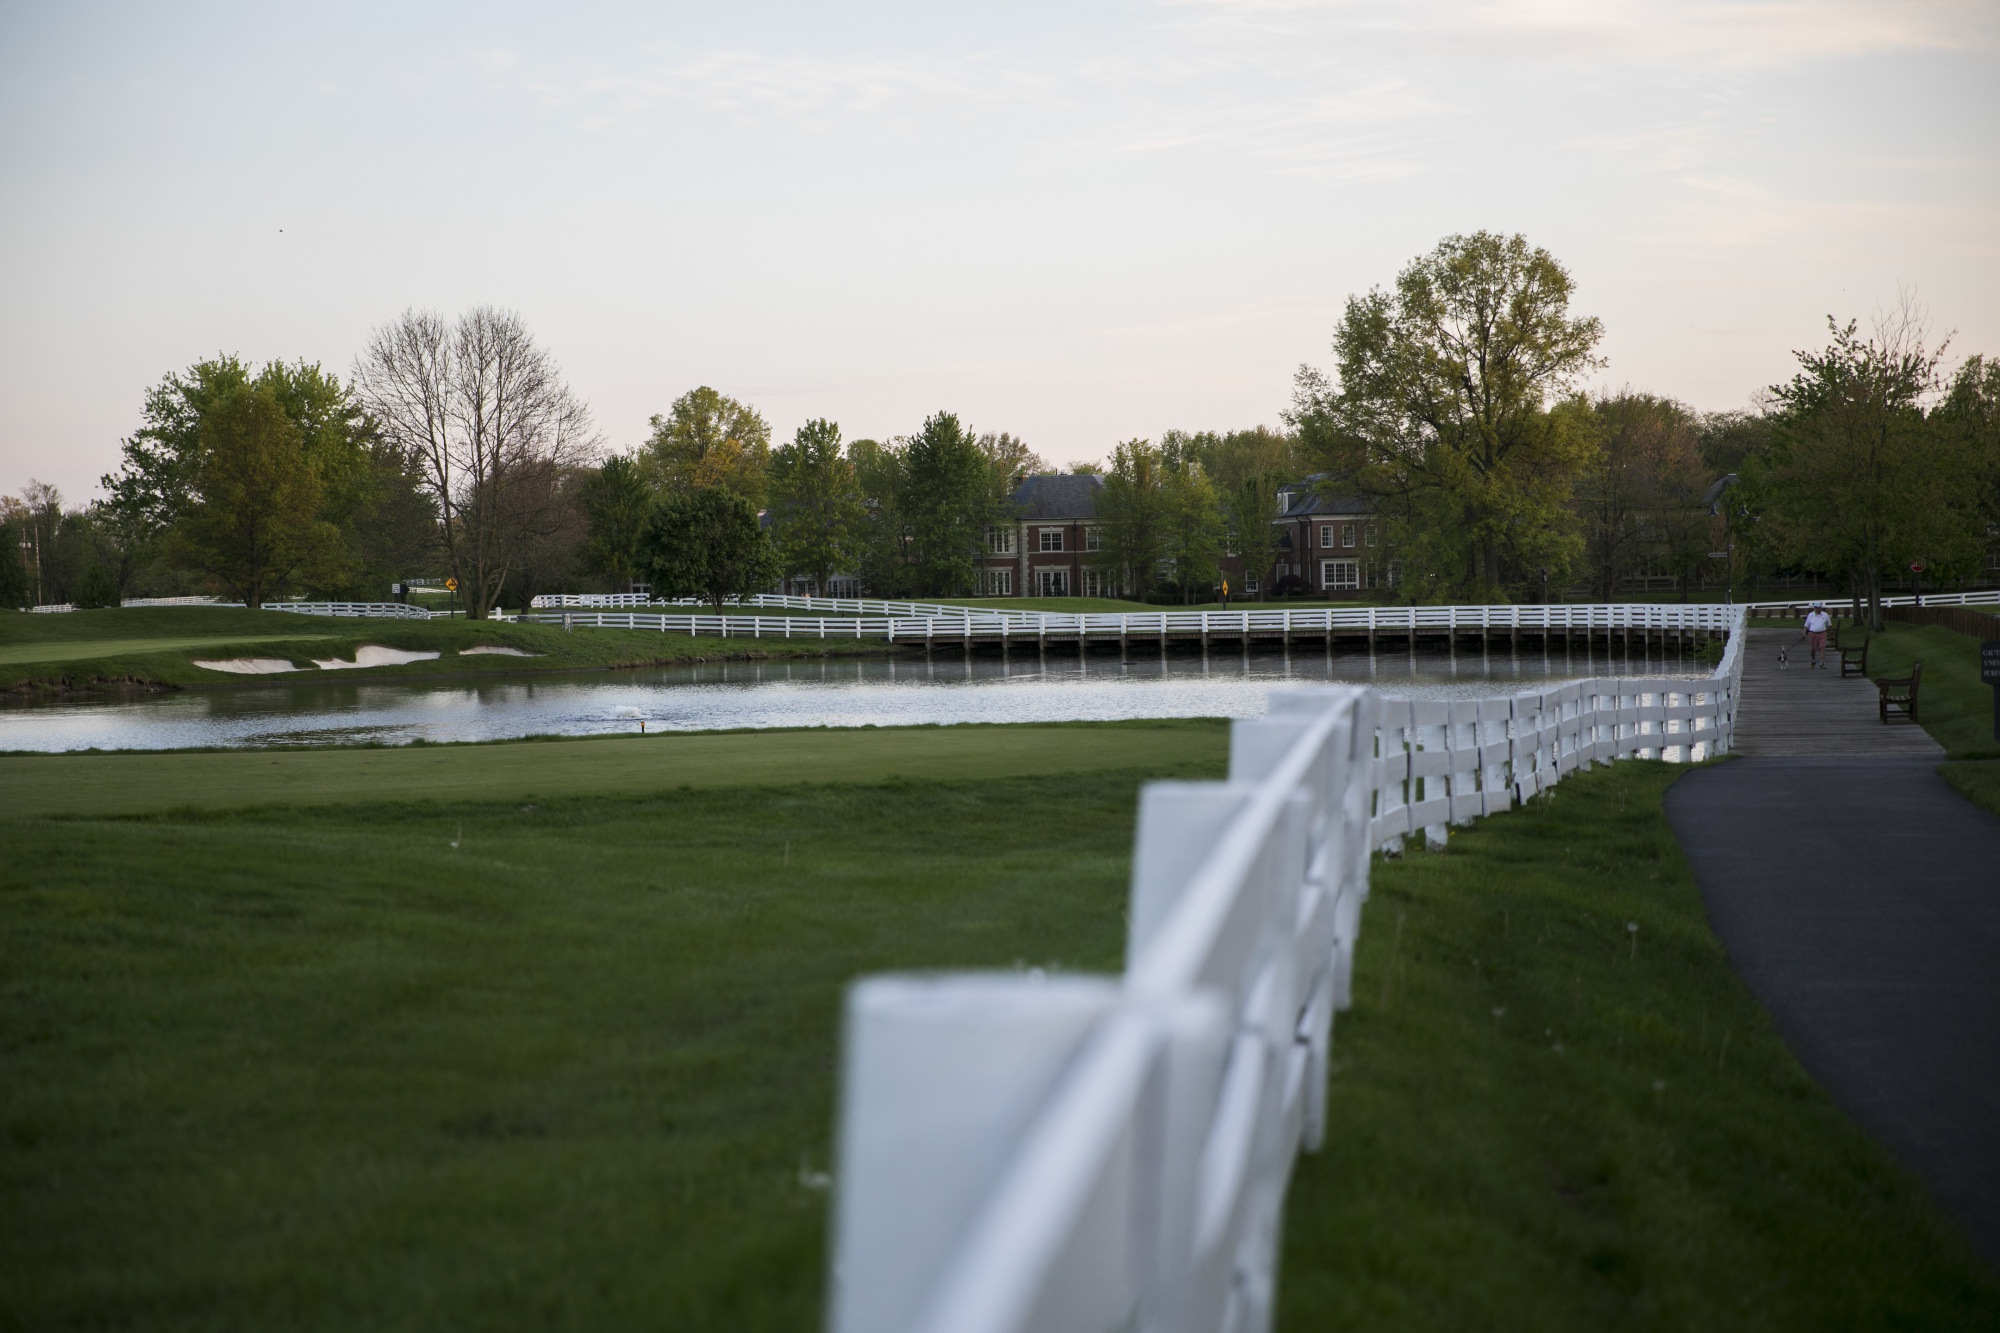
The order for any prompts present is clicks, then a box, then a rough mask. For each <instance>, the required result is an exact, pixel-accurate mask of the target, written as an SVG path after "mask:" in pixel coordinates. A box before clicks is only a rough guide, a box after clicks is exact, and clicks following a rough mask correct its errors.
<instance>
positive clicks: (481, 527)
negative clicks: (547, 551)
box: [354, 306, 598, 618]
mask: <svg viewBox="0 0 2000 1333" xmlns="http://www.w3.org/2000/svg"><path fill="white" fill-rule="evenodd" d="M354 389H355V393H356V395H357V396H358V397H359V398H360V400H361V402H362V404H363V405H364V406H365V407H366V408H367V409H368V412H369V413H370V415H372V416H373V417H374V418H375V420H376V421H377V422H378V423H379V425H380V427H381V429H382V432H383V434H384V435H385V436H387V437H388V438H389V439H390V440H391V441H392V442H394V443H395V444H396V445H398V446H399V447H401V448H403V449H404V450H406V451H408V452H409V454H410V455H411V456H412V457H414V458H416V459H418V460H419V461H420V463H421V464H422V467H423V472H424V479H425V484H426V486H427V488H428V489H429V490H430V492H431V496H432V498H433V499H434V500H435V501H436V503H437V507H438V522H439V528H440V536H441V537H442V540H443V544H444V550H445V560H446V563H447V564H448V565H449V566H450V568H451V573H452V576H453V577H454V578H456V579H457V580H458V585H459V588H460V590H461V591H463V592H464V594H465V599H466V606H467V608H468V611H469V613H470V614H471V615H472V616H474V617H475V618H479V617H484V616H486V615H487V614H489V613H490V612H491V610H492V608H493V605H494V601H495V599H496V598H498V596H499V594H500V590H501V588H502V587H503V586H504V585H505V583H506V581H507V576H508V574H509V573H510V572H513V571H515V570H517V569H519V568H520V562H521V561H522V560H523V559H524V558H525V556H526V553H527V551H528V550H529V549H530V548H531V547H532V546H534V545H535V544H536V543H537V542H538V541H540V540H541V539H543V538H545V537H547V536H549V535H551V534H552V533H553V532H554V531H555V530H556V529H557V528H560V527H561V526H562V525H563V524H564V523H565V522H567V521H568V520H569V518H570V517H571V516H570V513H569V506H568V505H567V504H566V503H565V502H563V500H562V497H561V496H560V495H559V493H558V491H557V489H556V488H552V487H550V486H549V485H547V482H546V479H547V477H548V476H549V475H550V472H551V470H553V471H554V472H557V473H561V472H565V471H567V470H569V469H571V468H573V467H576V466H579V465H581V464H583V463H586V462H588V461H589V460H590V459H591V458H592V457H594V456H595V454H596V453H597V450H598V440H597V437H596V436H595V435H594V434H593V433H592V430H591V426H590V411H589V409H588V408H587V407H585V406H584V404H583V402H582V401H581V400H580V399H578V398H577V397H576V395H574V394H573V393H571V392H570V390H569V388H568V386H567V385H565V384H564V383H563V382H562V376H561V374H560V373H559V372H558V370H557V369H556V365H555V362H554V361H553V360H552V359H551V358H550V356H549V354H548V353H547V352H545V351H543V350H542V349H541V348H539V347H537V346H536V345H535V340H534V336H533V335H532V334H530V333H529V332H528V327H527V325H526V324H525V323H524V322H523V321H522V319H521V317H520V316H519V315H517V314H514V313H513V312H512V311H507V310H497V309H494V308H493V307H491V306H480V307H477V308H476V309H473V310H469V311H467V312H466V313H465V314H463V315H461V316H459V318H458V320H457V322H456V323H453V324H447V323H446V321H445V319H444V317H443V316H441V315H438V314H435V313H433V312H430V311H419V310H407V311H405V312H403V314H402V316H401V317H399V318H398V319H397V320H395V321H394V322H393V323H390V324H387V325H384V326H383V327H381V328H379V329H377V330H376V331H375V333H374V335H373V336H372V337H371V338H370V339H369V342H368V347H367V349H366V350H365V351H363V352H362V354H361V356H360V358H359V360H358V361H357V362H356V364H355V368H354Z"/></svg>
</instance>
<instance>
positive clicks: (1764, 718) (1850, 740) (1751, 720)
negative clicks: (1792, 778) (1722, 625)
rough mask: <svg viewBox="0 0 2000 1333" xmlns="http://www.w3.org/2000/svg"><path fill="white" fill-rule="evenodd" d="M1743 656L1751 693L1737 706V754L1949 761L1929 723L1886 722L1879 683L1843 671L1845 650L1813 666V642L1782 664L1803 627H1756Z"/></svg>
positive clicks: (1745, 686)
mask: <svg viewBox="0 0 2000 1333" xmlns="http://www.w3.org/2000/svg"><path fill="white" fill-rule="evenodd" d="M1749 634H1750V637H1749V640H1748V641H1747V642H1746V643H1745V645H1744V648H1745V652H1744V655H1743V693H1742V695H1741V696H1740V698H1739V700H1738V702H1737V706H1736V753H1738V754H1741V755H1745V756H1754V757H1769V758H1798V757H1807V756H1814V755H1829V756H1840V755H1845V756H1852V757H1854V758H1857V759H1861V758H1866V759H1942V758H1944V747H1943V746H1941V745H1939V744H1938V743H1937V742H1936V741H1934V740H1932V739H1931V738H1930V733H1928V732H1926V731H1925V730H1924V729H1923V728H1922V727H1919V726H1916V725H1914V724H1912V723H1909V722H1905V721H1903V720H1901V719H1898V720H1896V721H1893V722H1891V723H1889V724H1888V725H1887V726H1884V725H1883V724H1882V722H1881V720H1880V718H1879V716H1878V714H1877V712H1876V703H1875V700H1876V690H1875V683H1874V682H1873V681H1871V680H1866V679H1864V678H1862V677H1859V676H1850V677H1848V678H1847V679H1845V680H1842V679H1841V677H1840V655H1839V654H1838V653H1836V652H1834V651H1833V650H1832V649H1831V648H1829V649H1828V650H1827V658H1828V661H1829V665H1828V666H1827V669H1826V670H1824V671H1814V670H1812V669H1811V668H1810V667H1809V666H1807V664H1806V663H1807V656H1806V646H1805V645H1804V644H1799V645H1798V646H1797V647H1796V648H1793V649H1792V650H1791V665H1790V666H1789V667H1787V668H1783V669H1781V668H1780V667H1779V666H1778V650H1779V649H1780V648H1783V647H1785V646H1786V645H1787V644H1790V643H1791V642H1792V641H1793V640H1795V639H1797V638H1798V637H1799V631H1798V630H1785V629H1753V630H1751V631H1749Z"/></svg>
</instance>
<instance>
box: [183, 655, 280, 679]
mask: <svg viewBox="0 0 2000 1333" xmlns="http://www.w3.org/2000/svg"><path fill="white" fill-rule="evenodd" d="M193 661H194V664H195V665H196V666H198V667H202V668H203V669H205V670H208V671H227V672H229V673H230V674H231V675H236V676H269V675H273V674H275V673H276V672H279V671H303V670H305V668H304V667H295V666H293V665H292V664H291V663H290V662H287V661H286V660H285V659H284V658H282V657H231V658H227V659H225V660H223V661H220V662H204V661H202V660H201V659H200V658H199V657H197V658H194V659H193Z"/></svg>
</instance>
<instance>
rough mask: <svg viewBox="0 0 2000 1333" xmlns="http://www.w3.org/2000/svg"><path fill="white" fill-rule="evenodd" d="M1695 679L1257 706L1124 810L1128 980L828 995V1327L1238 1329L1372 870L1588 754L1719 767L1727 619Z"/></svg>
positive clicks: (1272, 1282) (1030, 979)
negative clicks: (842, 1018) (1373, 856)
mask: <svg viewBox="0 0 2000 1333" xmlns="http://www.w3.org/2000/svg"><path fill="white" fill-rule="evenodd" d="M1732 615H1733V619H1732V622H1731V623H1730V624H1729V625H1728V626H1727V629H1728V631H1729V642H1728V644H1727V646H1726V648H1725V649H1724V653H1723V658H1722V663H1721V665H1720V666H1719V667H1718V668H1717V669H1716V671H1715V672H1714V674H1713V675H1712V676H1710V677H1709V678H1707V679H1705V680H1701V681H1686V680H1660V681H1641V680H1626V679H1596V680H1585V681H1579V682H1575V683H1572V684H1568V685H1563V686H1560V687H1557V688H1554V689H1549V690H1543V691H1538V692H1535V693H1528V694H1518V695H1515V696H1513V697H1512V698H1507V699H1493V700H1479V701H1467V702H1462V703H1461V702H1450V703H1446V702H1435V703H1430V702H1418V703H1412V702H1409V701H1399V700H1390V699H1386V698H1384V697H1383V696H1381V695H1380V694H1378V693H1376V692H1375V691H1373V690H1369V689H1361V688H1347V687H1319V688H1310V689H1295V690H1282V691H1279V692H1277V693H1275V694H1273V695H1272V697H1271V711H1270V713H1269V714H1268V715H1266V716H1264V717H1261V718H1255V719H1250V720H1246V721H1240V722H1237V723H1236V724H1235V727H1234V730H1233V731H1232V733H1231V736H1230V755H1229V778H1228V780H1227V781H1225V782H1213V783H1196V782H1157V783H1152V784H1150V785H1148V786H1147V787H1146V789H1145V790H1144V792H1143V793H1142V795H1141V797H1140V803H1139V827H1138V833H1137V840H1136V846H1135V852H1134V856H1133V868H1132V907H1131V913H1130V923H1131V924H1130V933H1129V939H1128V944H1127V949H1126V972H1125V975H1124V976H1123V977H1122V978H1118V979H1113V978H1086V977H1055V978H1048V977H1040V976H1036V975H1033V974H1022V973H1013V974H999V975H991V974H971V975H959V976H953V975H932V976H886V977H875V978H870V979H865V980H863V981H861V982H859V983H857V984H856V985H855V986H854V987H853V988H852V990H851V991H850V992H849V995H848V1002H847V1018H846V1035H845V1049H844V1053H843V1067H842V1088H841V1106H840V1117H841V1119H840V1126H839V1134H838V1147H837V1153H838V1156H837V1160H836V1164H835V1199H834V1218H833V1222H834V1228H833V1229H834V1253H833V1265H832V1275H831V1285H830V1293H829V1311H828V1326H829V1328H831V1329H832V1330H833V1331H834V1333H919V1331H921V1333H1028V1331H1029V1330H1034V1331H1035V1333H1105V1331H1106V1330H1113V1329H1135V1330H1147V1331H1148V1333H1215V1331H1218V1330H1229V1331H1251V1333H1258V1331H1261V1330H1264V1329H1268V1328H1269V1327H1270V1323H1271V1314H1272V1306H1273V1298H1274V1294H1275V1291H1276V1284H1277V1280H1278V1273H1277V1258H1278V1250H1279V1227H1280V1222H1281V1219H1282V1214H1283V1207H1284V1196H1285V1190H1286V1185H1287V1182H1288V1180H1289V1179H1290V1173H1291V1166H1292V1162H1293V1160H1294V1157H1295V1156H1296V1154H1297V1153H1298V1152H1299V1151H1300V1150H1301V1149H1311V1148H1315V1147H1317V1146H1318V1144H1319V1141H1320V1136H1321V1135H1322V1133H1323V1132H1324V1127H1325V1108H1326V1095H1327V1052H1328V1043H1329V1040H1330V1036H1331V1031H1332V1027H1331V1025H1332V1021H1333V1014H1334V1011H1335V1010H1336V1009H1342V1008H1346V1007H1347V1006H1348V1003H1349V991H1350V985H1349V978H1350V975H1351V969H1352V967H1353V959H1354V942H1355V938H1356V934H1357V931H1358V929H1359V926H1360V917H1361V904H1362V903H1363V901H1364V900H1365V899H1366V898H1367V896H1368V865H1369V857H1370V853H1371V852H1372V851H1373V850H1374V849H1376V848H1383V847H1391V846H1394V845H1397V844H1398V843H1400V841H1401V840H1402V839H1403V838H1405V837H1409V836H1412V835H1415V834H1418V833H1423V834H1424V835H1425V836H1426V837H1427V838H1429V839H1430V840H1432V841H1437V840H1442V839H1443V837H1444V836H1445V825H1447V824H1448V823H1451V822H1462V821H1465V820H1469V819H1471V818H1474V817H1476V816H1478V815H1481V814H1491V813H1495V812H1497V811H1500V810H1505V809H1507V808H1508V807H1509V806H1511V805H1512V804H1514V803H1515V802H1517V801H1523V800H1526V799H1527V798H1529V797H1531V796H1533V795H1534V794H1535V793H1537V792H1538V791H1541V790H1543V789H1545V788H1547V787H1549V786H1550V785H1552V784H1554V783H1556V782H1557V781H1559V780H1560V779H1561V778H1562V777H1563V775H1564V774H1566V773H1570V772H1573V771H1575V770H1576V769H1578V768H1587V767H1588V766H1590V765H1591V764H1593V763H1598V762H1602V761H1607V760H1612V759H1619V758H1627V757H1634V756H1638V757H1663V758H1689V757H1695V756H1696V755H1697V754H1698V753H1699V754H1720V753H1723V752H1725V751H1727V750H1728V749H1729V748H1730V738H1731V735H1732V731H1733V726H1734V715H1735V705H1736V695H1737V688H1738V685H1739V683H1740V681H1741V678H1742V647H1743V633H1742V626H1743V612H1742V610H1741V608H1732Z"/></svg>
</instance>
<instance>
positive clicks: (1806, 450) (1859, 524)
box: [1745, 313, 1984, 628]
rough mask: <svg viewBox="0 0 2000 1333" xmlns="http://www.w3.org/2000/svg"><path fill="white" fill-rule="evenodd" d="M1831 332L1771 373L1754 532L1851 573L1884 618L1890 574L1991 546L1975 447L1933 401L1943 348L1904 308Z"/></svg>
mask: <svg viewBox="0 0 2000 1333" xmlns="http://www.w3.org/2000/svg"><path fill="white" fill-rule="evenodd" d="M1827 328H1828V330H1829V332H1830V334H1831V340H1830V342H1829V343H1828V345H1827V346H1826V347H1824V348H1821V349H1819V350H1817V351H1803V352H1798V353H1796V354H1795V355H1796V356H1797V357H1798V361H1799V370H1798V372H1797V373H1796V374H1795V375H1793V376H1792V378H1791V380H1790V381H1789V382H1787V383H1784V384H1780V385H1777V386H1774V387H1773V388H1772V390H1771V397H1772V400H1773V402H1774V404H1775V406H1776V409H1777V410H1776V413H1775V416H1774V420H1773V423H1772V433H1771V441H1770V444H1769V446H1768V447H1767V449H1766V450H1765V451H1764V452H1763V453H1762V454H1761V455H1758V456H1756V457H1754V458H1752V459H1751V460H1750V461H1749V462H1748V463H1746V465H1745V490H1746V499H1747V501H1748V503H1749V504H1750V506H1751V507H1752V509H1753V511H1754V513H1755V516H1756V522H1755V524H1754V526H1753V528H1752V529H1751V530H1752V531H1753V532H1754V534H1755V540H1756V541H1757V542H1758V544H1759V545H1760V546H1761V547H1762V548H1763V551H1764V553H1765V554H1766V557H1767V558H1768V559H1770V560H1772V562H1773V563H1778V564H1788V565H1792V566H1794V567H1800V568H1805V569H1809V570H1812V571H1815V572H1818V573H1821V574H1825V575H1829V576H1832V577H1835V578H1845V579H1846V580H1848V582H1849V584H1850V586H1851V587H1852V589H1853V591H1854V594H1855V597H1856V600H1857V601H1859V600H1861V599H1866V602H1867V605H1868V614H1869V618H1870V620H1871V622H1872V623H1873V624H1874V625H1875V626H1876V627H1877V628H1880V627H1881V623H1882V580H1883V577H1884V575H1885V574H1888V573H1889V572H1891V571H1892V570H1900V569H1902V568H1904V567H1906V566H1907V565H1908V564H1909V563H1910V562H1911V561H1913V560H1920V561H1922V562H1923V563H1924V564H1926V565H1927V566H1929V567H1930V568H1931V569H1932V570H1934V571H1936V572H1938V573H1943V574H1949V573H1952V572H1957V573H1960V574H1963V573H1966V572H1970V571H1971V570H1972V569H1975V568H1976V567H1977V565H1978V561H1979V557H1980V554H1981V551H1982V548H1983V546H1984V533H1983V531H1982V529H1981V523H1980V512H1979V501H1980V481H1981V477H1980V468H1979V456H1978V451H1977V449H1976V448H1975V447H1973V446H1972V445H1971V443H1970V440H1969V437H1968V435H1967V434H1966V433H1965V432H1964V431H1961V430H1953V429H1948V428H1946V420H1945V419H1942V414H1930V413H1927V411H1926V407H1927V405H1928V404H1929V403H1930V402H1931V400H1932V399H1933V398H1934V396H1935V395H1936V394H1937V393H1938V391H1939V390H1940V388H1941V382H1940V375H1939V364H1940V362H1941V361H1942V360H1943V349H1942V348H1933V347H1928V346H1926V345H1925V341H1924V338H1923V336H1922V330H1921V327H1920V326H1919V325H1918V323H1917V322H1916V321H1914V320H1913V319H1911V318H1909V317H1908V315H1907V314H1906V313H1905V314H1903V315H1901V316H1892V317H1891V318H1889V319H1888V320H1885V321H1884V322H1883V324H1882V325H1881V326H1880V327H1878V328H1877V330H1876V332H1875V335H1874V336H1873V337H1863V336H1862V335H1861V334H1860V333H1859V332H1858V326H1857V325H1856V324H1855V323H1854V322H1853V321H1849V322H1848V323H1847V324H1846V325H1845V326H1842V325H1841V324H1839V323H1837V322H1836V321H1834V320H1833V319H1831V318H1829V319H1828V320H1827Z"/></svg>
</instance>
